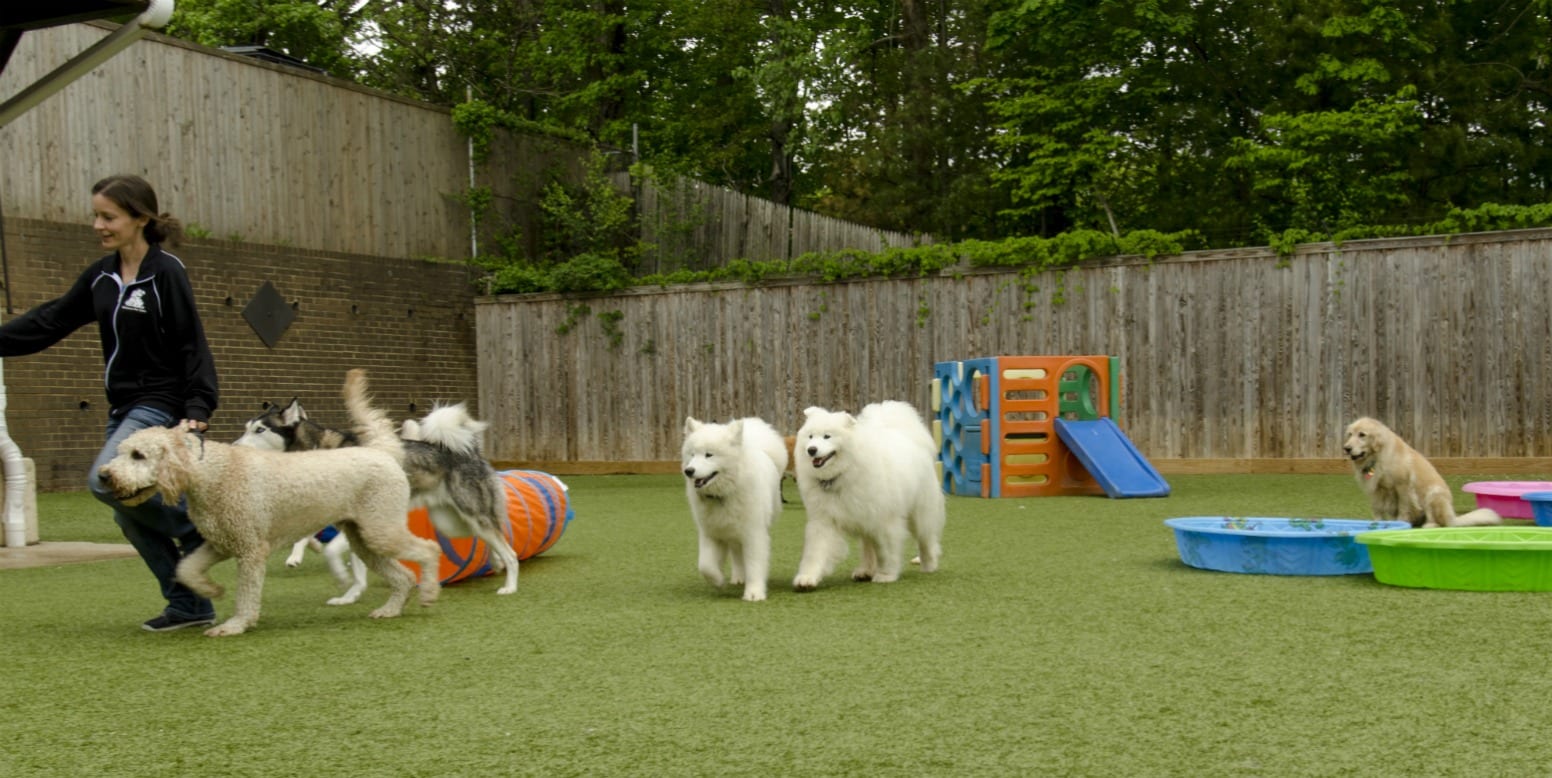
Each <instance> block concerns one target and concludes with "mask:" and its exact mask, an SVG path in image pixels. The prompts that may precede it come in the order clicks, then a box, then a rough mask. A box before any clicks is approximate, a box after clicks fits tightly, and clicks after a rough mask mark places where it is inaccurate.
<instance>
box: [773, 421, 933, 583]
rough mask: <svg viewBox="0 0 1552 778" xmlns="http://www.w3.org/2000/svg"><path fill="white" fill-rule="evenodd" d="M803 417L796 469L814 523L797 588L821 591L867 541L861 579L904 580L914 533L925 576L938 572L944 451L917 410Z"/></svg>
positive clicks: (806, 531) (858, 575) (857, 572)
mask: <svg viewBox="0 0 1552 778" xmlns="http://www.w3.org/2000/svg"><path fill="white" fill-rule="evenodd" d="M803 414H804V416H805V417H806V420H805V421H804V423H803V427H802V429H800V430H798V434H797V448H796V453H795V457H796V458H797V462H796V464H795V466H794V468H793V470H794V471H795V472H796V474H797V481H798V491H799V493H800V494H802V495H803V506H804V507H805V508H806V509H807V510H808V523H807V525H806V526H805V528H804V533H803V558H802V559H801V560H800V561H799V562H798V574H797V577H796V578H794V579H793V581H792V587H793V588H794V589H796V590H798V591H800V592H802V591H808V590H811V589H813V588H815V587H817V586H818V585H819V582H820V581H821V580H822V579H823V578H824V577H825V576H826V575H828V574H829V573H830V571H831V570H833V569H834V568H835V566H836V564H838V563H839V562H840V561H841V560H842V559H845V558H846V553H847V549H846V544H847V538H848V537H856V538H858V539H859V540H861V542H862V552H861V563H860V564H859V565H858V566H857V569H856V570H854V571H852V574H851V577H852V578H853V579H854V580H858V581H874V582H876V583H888V582H890V581H894V580H897V579H898V578H899V577H900V568H901V567H903V566H904V553H903V546H904V545H905V538H906V534H907V533H909V534H910V535H911V536H913V537H914V538H915V539H916V544H917V549H918V551H919V553H920V556H921V569H922V572H924V573H930V572H933V571H934V570H937V568H938V559H939V557H940V556H941V555H942V548H941V546H940V540H941V538H942V535H943V520H944V500H943V490H942V488H941V487H940V486H939V485H938V476H937V469H936V468H935V467H934V465H933V460H934V459H935V458H936V457H937V446H936V445H934V444H933V442H932V433H931V432H928V430H927V426H926V425H925V424H923V423H922V419H921V416H920V415H919V414H917V412H916V409H915V408H913V407H911V406H910V405H909V404H907V403H903V402H899V401H894V400H891V401H887V402H881V403H873V404H871V405H868V406H867V407H865V408H863V409H862V413H860V414H858V415H857V416H852V415H851V414H849V413H846V412H844V411H829V410H826V409H824V408H808V409H806V410H804V411H803Z"/></svg>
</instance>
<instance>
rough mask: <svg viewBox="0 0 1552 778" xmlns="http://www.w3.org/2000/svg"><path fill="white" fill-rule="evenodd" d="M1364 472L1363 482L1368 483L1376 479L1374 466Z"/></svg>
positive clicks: (1366, 468)
mask: <svg viewBox="0 0 1552 778" xmlns="http://www.w3.org/2000/svg"><path fill="white" fill-rule="evenodd" d="M1362 472H1363V480H1365V481H1367V480H1369V479H1370V478H1373V477H1374V465H1369V466H1368V467H1365V468H1364V469H1363V471H1362Z"/></svg>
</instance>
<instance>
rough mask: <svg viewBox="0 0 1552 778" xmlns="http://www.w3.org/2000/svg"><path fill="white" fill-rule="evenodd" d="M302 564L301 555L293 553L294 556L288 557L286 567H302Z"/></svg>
mask: <svg viewBox="0 0 1552 778" xmlns="http://www.w3.org/2000/svg"><path fill="white" fill-rule="evenodd" d="M301 566H302V558H301V557H300V556H297V555H294V554H293V555H292V556H288V557H286V567H301Z"/></svg>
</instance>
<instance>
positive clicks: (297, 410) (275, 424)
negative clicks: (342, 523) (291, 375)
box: [233, 397, 366, 605]
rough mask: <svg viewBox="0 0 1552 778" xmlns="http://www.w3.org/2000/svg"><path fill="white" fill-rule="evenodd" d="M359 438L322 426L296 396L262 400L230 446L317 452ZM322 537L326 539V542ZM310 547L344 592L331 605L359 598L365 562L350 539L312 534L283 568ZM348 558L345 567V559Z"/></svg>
mask: <svg viewBox="0 0 1552 778" xmlns="http://www.w3.org/2000/svg"><path fill="white" fill-rule="evenodd" d="M359 442H360V441H359V440H358V439H357V438H356V434H355V433H354V432H350V431H348V430H337V429H333V428H331V427H325V426H324V425H322V424H319V423H317V422H315V421H313V420H311V419H309V418H307V411H306V410H305V409H304V408H302V403H301V402H300V401H299V400H298V399H297V398H295V397H293V398H291V402H290V403H289V404H287V405H286V406H284V407H281V406H279V405H275V404H274V403H264V410H263V411H261V412H260V413H259V415H257V416H254V417H253V418H251V419H249V420H248V421H247V423H246V424H244V425H243V434H242V437H240V438H238V439H237V440H235V441H233V445H237V446H249V447H252V448H261V449H266V450H269V451H317V450H320V449H336V448H344V447H346V446H354V445H357V444H358V443H359ZM324 538H327V540H326V541H325V540H324ZM309 547H314V548H316V549H318V550H320V551H322V552H323V557H324V559H325V560H326V561H327V562H328V564H329V572H331V573H333V574H334V580H336V581H338V582H339V585H340V588H341V589H344V590H345V591H344V593H343V594H341V595H340V596H338V597H334V598H331V599H330V600H329V604H330V605H349V604H351V603H353V602H355V601H357V600H359V599H361V593H362V592H364V591H366V564H365V563H364V562H362V561H361V558H360V557H357V556H356V555H355V554H352V553H350V541H349V540H346V539H345V535H344V534H343V533H341V532H338V531H334V532H332V533H330V532H328V530H327V529H326V530H325V532H320V533H318V535H316V536H313V537H306V538H302V539H301V540H298V541H297V542H296V544H295V545H293V546H292V547H291V553H290V555H288V556H287V557H286V567H297V566H299V565H301V564H302V555H303V554H304V553H305V552H306V550H307V549H308V548H309ZM347 559H348V560H349V567H348V569H347V566H346V560H347Z"/></svg>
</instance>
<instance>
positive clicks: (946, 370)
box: [932, 355, 1169, 498]
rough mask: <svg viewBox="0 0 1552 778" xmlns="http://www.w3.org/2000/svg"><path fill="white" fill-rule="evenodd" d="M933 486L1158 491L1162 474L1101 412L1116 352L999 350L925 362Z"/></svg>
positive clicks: (1108, 410) (973, 490)
mask: <svg viewBox="0 0 1552 778" xmlns="http://www.w3.org/2000/svg"><path fill="white" fill-rule="evenodd" d="M933 377H934V380H933V383H932V410H933V412H934V413H935V414H936V418H935V419H934V420H933V423H932V428H933V436H934V438H936V440H937V442H938V460H939V465H940V472H941V477H942V484H943V491H944V492H946V493H948V494H956V495H964V496H970V497H1051V496H1058V495H1083V494H1105V495H1108V496H1110V497H1112V498H1122V497H1164V496H1167V495H1168V494H1169V484H1168V482H1166V481H1165V480H1164V478H1163V477H1162V476H1160V475H1159V472H1158V471H1157V470H1155V469H1154V467H1153V465H1152V464H1151V463H1149V462H1148V460H1147V458H1146V457H1144V456H1143V455H1142V453H1141V452H1139V451H1138V450H1137V447H1136V446H1134V445H1133V444H1132V441H1131V440H1130V439H1129V438H1127V437H1126V433H1124V432H1122V431H1121V428H1120V427H1119V426H1117V425H1116V423H1115V422H1114V421H1113V420H1112V419H1111V414H1112V409H1114V408H1116V407H1118V406H1119V405H1120V391H1119V386H1118V381H1119V377H1120V360H1119V359H1117V358H1115V357H1109V356H1093V355H1088V356H1003V357H987V358H982V359H968V360H965V361H963V362H939V363H938V364H937V365H935V366H934V368H933Z"/></svg>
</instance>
